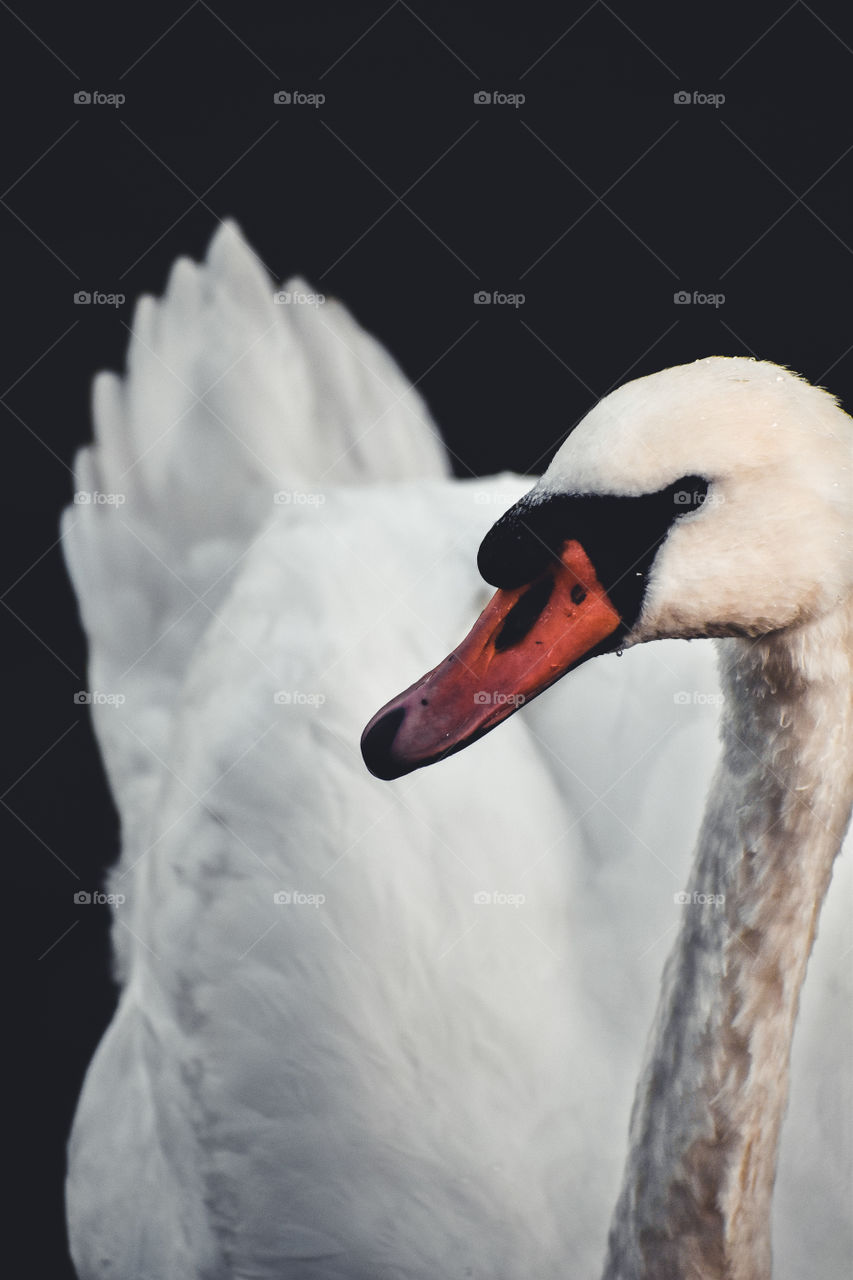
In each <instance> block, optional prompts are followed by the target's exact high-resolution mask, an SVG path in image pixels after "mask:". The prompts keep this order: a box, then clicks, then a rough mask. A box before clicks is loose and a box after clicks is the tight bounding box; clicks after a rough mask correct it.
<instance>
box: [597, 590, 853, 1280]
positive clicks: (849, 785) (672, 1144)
mask: <svg viewBox="0 0 853 1280" xmlns="http://www.w3.org/2000/svg"><path fill="white" fill-rule="evenodd" d="M851 641H853V606H851V605H850V604H849V603H848V604H847V605H846V606H844V607H840V608H839V609H838V610H836V612H835V613H833V614H831V615H829V616H827V617H825V618H823V619H820V620H818V621H817V622H812V623H809V624H807V625H805V626H801V627H798V628H796V629H793V630H791V631H787V632H784V633H783V632H780V633H777V634H776V635H774V636H772V637H767V638H764V639H763V640H760V641H745V640H726V641H723V642H722V643H721V644H720V646H719V658H720V669H721V679H722V687H723V692H724V696H725V709H724V716H723V726H722V738H723V754H722V759H721V761H720V764H719V766H718V769H717V773H716V776H715V779H714V782H713V784H712V788H711V794H710V797H709V801H708V805H707V809H706V812H705V816H704V819H703V823H702V828H701V831H700V835H699V842H698V848H697V852H696V857H695V861H694V866H693V873H692V876H691V882H690V885H689V886H688V890H687V893H688V895H689V898H690V901H689V902H688V903H685V904H684V905H683V907H682V910H683V912H684V916H683V922H682V925H681V929H680V933H679V937H678V940H677V942H676V945H675V947H674V949H673V952H672V954H671V955H670V957H669V959H668V961H667V964H666V968H665V971H664V977H663V983H662V990H661V997H660V1001H659V1004H658V1009H657V1013H656V1016H655V1021H654V1025H653V1028H652V1033H651V1039H650V1044H649V1048H648V1051H647V1058H646V1063H645V1067H644V1070H643V1072H642V1074H641V1077H640V1084H639V1086H638V1090H637V1095H636V1098H635V1101H634V1108H633V1114H632V1118H631V1130H630V1141H629V1153H628V1159H627V1164H626V1169H625V1174H624V1179H623V1185H622V1191H621V1194H620V1197H619V1200H618V1203H617V1206H616V1210H615V1213H614V1217H613V1221H612V1224H611V1231H610V1238H609V1245H608V1255H607V1261H606V1265H605V1271H604V1280H641V1278H642V1280H670V1278H672V1280H687V1278H688V1277H694V1276H695V1277H697V1278H699V1277H701V1280H766V1278H767V1277H769V1276H770V1272H771V1255H770V1204H771V1196H772V1191H773V1181H774V1176H775V1168H776V1152H777V1146H778V1137H779V1130H780V1126H781V1122H782V1118H783V1116H784V1111H785V1104H786V1100H787V1092H788V1063H789V1056H790V1047H791V1039H792V1035H793V1029H794V1022H795V1020H796V1016H797V1006H798V1002H799V993H800V989H801V986H802V982H803V978H804V976H805V970H806V964H807V961H808V957H809V953H810V951H811V948H812V943H813V941H814V937H815V930H816V926H817V920H818V915H819V912H820V908H821V904H822V902H823V899H824V896H825V894H826V890H827V888H828V886H829V881H830V878H831V874H832V865H833V861H834V858H835V855H836V853H837V852H838V849H839V847H840V845H841V841H842V839H843V836H844V832H845V829H846V826H847V823H848V821H849V817H850V809H851V803H853V670H851V665H853V655H851ZM720 895H722V900H721V899H720ZM709 899H710V900H709Z"/></svg>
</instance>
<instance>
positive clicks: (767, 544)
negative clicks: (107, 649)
mask: <svg viewBox="0 0 853 1280" xmlns="http://www.w3.org/2000/svg"><path fill="white" fill-rule="evenodd" d="M478 564H479V568H480V572H481V573H482V575H483V577H484V578H485V579H486V581H487V582H489V583H491V584H492V585H493V586H496V587H497V588H498V591H497V594H496V595H495V596H494V597H493V599H492V601H491V603H490V604H489V605H488V607H487V608H486V610H485V611H484V612H483V614H482V615H481V617H480V618H479V619H478V621H477V622H476V623H475V625H474V627H473V629H472V631H471V633H470V634H469V636H468V637H466V639H465V640H464V641H463V642H462V644H461V645H460V646H459V647H458V648H457V649H456V650H454V652H453V653H452V654H451V655H450V656H449V657H448V658H446V659H445V661H444V662H443V663H441V664H440V665H439V666H438V667H436V668H435V669H434V670H433V671H431V672H429V673H428V674H427V675H426V676H424V677H423V679H422V680H420V681H418V682H417V683H416V684H415V685H413V686H412V687H411V688H410V689H408V690H406V691H405V693H403V694H401V695H399V696H398V697H397V698H395V699H393V700H392V702H390V703H388V704H387V706H386V707H383V708H382V710H381V711H380V712H378V713H377V715H376V716H374V718H373V720H371V722H370V724H369V725H368V726H367V728H366V730H365V733H364V735H363V738H362V751H363V754H364V758H365V761H366V763H367V765H368V767H369V768H370V770H371V771H372V772H373V773H375V774H377V776H379V777H386V778H391V777H399V776H401V775H402V774H404V773H408V772H411V770H412V769H416V768H419V767H421V766H422V765H425V764H429V763H432V762H433V761H435V760H438V759H441V758H443V757H444V756H446V755H449V754H452V753H453V752H455V751H458V750H460V749H461V748H462V747H464V746H467V745H468V744H469V743H470V742H473V741H474V740H475V739H476V738H478V737H481V736H482V735H483V734H484V733H487V732H488V731H489V730H490V729H492V728H494V726H495V725H496V724H498V723H500V721H501V720H503V719H505V718H506V717H507V716H508V715H510V714H512V712H513V711H515V710H517V709H518V708H519V707H520V706H522V705H524V703H525V702H526V701H529V700H530V699H531V698H532V697H535V696H537V695H538V694H539V693H541V692H542V691H543V690H544V689H546V688H547V687H548V686H549V685H550V684H553V683H554V681H555V680H557V679H559V678H560V676H562V675H564V674H565V673H566V672H567V671H569V670H571V669H572V668H573V667H575V666H577V665H578V664H579V663H580V662H583V661H586V660H587V659H588V658H590V657H592V656H594V655H596V654H600V653H602V652H607V651H609V650H613V649H616V648H627V647H628V646H630V645H634V644H639V643H642V642H645V641H648V640H654V639H662V638H684V639H690V638H693V637H698V636H741V637H758V636H764V635H769V634H771V633H773V632H778V631H783V630H785V629H787V628H792V627H796V626H798V625H799V624H802V623H804V622H806V621H808V620H810V619H814V618H818V617H820V616H822V615H824V614H826V613H828V612H830V611H832V610H834V609H836V608H837V607H838V606H839V604H840V603H841V602H842V601H844V600H845V599H846V598H847V597H849V595H850V593H851V590H853V423H851V421H850V419H849V418H848V416H847V415H846V414H845V413H844V412H843V411H842V410H841V409H840V407H839V406H838V404H837V402H836V400H835V399H834V398H833V397H832V396H831V395H829V394H828V393H827V392H825V391H823V390H821V389H819V388H816V387H813V386H811V385H810V384H809V383H807V382H805V381H804V380H803V379H801V378H799V377H798V376H797V375H796V374H794V373H791V372H789V371H788V370H786V369H782V368H780V367H779V366H777V365H774V364H770V363H767V362H763V361H756V360H751V359H747V358H744V357H735V358H727V357H712V358H709V359H706V360H699V361H696V362H695V363H693V364H689V365H680V366H677V367H675V368H671V369H664V370H662V371H661V372H659V373H655V374H651V375H650V376H648V377H644V378H638V379H637V380H636V381H633V382H629V383H626V384H625V385H624V386H622V387H620V388H618V389H617V390H616V391H614V392H612V393H611V394H610V395H608V396H606V397H605V398H604V399H603V400H602V401H600V403H599V404H597V405H596V406H595V408H594V409H592V410H591V412H590V413H589V414H587V416H586V417H585V418H584V419H583V420H582V421H581V422H580V423H579V424H578V426H577V427H576V428H575V429H574V430H573V431H572V433H571V434H570V435H569V437H568V439H567V440H566V441H565V443H564V444H563V445H562V447H561V448H560V449H559V450H558V452H557V454H556V455H555V457H554V459H553V461H552V462H551V465H550V466H549V467H548V470H547V471H546V472H545V474H544V476H542V478H541V479H540V480H539V481H538V483H537V484H536V485H535V486H534V487H533V489H532V490H531V491H530V493H528V494H527V495H526V496H525V497H523V498H522V499H521V500H520V501H519V502H517V503H516V504H515V506H513V507H511V508H510V510H509V511H508V512H506V514H505V515H503V516H502V517H501V518H500V519H499V520H498V521H497V523H496V524H495V525H494V526H493V528H492V529H491V530H490V531H489V533H488V534H487V535H486V537H485V539H484V540H483V543H482V546H481V547H480V553H479V558H478Z"/></svg>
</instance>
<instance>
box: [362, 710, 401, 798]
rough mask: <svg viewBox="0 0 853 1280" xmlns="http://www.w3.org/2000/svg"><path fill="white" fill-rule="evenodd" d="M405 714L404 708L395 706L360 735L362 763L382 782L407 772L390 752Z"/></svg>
mask: <svg viewBox="0 0 853 1280" xmlns="http://www.w3.org/2000/svg"><path fill="white" fill-rule="evenodd" d="M405 716H406V708H405V707H397V709H396V711H389V712H388V713H387V714H386V715H384V716H383V717H382V719H381V720H377V721H376V723H375V724H372V725H370V726H369V727H368V728H367V729H365V731H364V733H363V734H362V736H361V754H362V757H363V759H364V763H365V764H366V765H367V767H368V769H369V770H370V772H371V773H372V774H373V775H374V777H376V778H381V779H382V780H383V782H390V780H391V779H392V778H399V777H401V776H402V775H403V774H404V773H408V772H409V769H407V768H402V769H401V768H400V765H399V763H398V762H397V761H395V760H394V757H393V756H392V754H391V748H392V747H393V745H394V739H395V738H396V736H397V731H398V730H399V728H400V725H401V724H402V723H403V720H404V719H405Z"/></svg>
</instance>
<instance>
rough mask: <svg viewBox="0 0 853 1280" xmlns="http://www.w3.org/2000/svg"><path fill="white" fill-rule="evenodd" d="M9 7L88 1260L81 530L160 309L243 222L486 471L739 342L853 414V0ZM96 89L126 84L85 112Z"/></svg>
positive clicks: (98, 1022)
mask: <svg viewBox="0 0 853 1280" xmlns="http://www.w3.org/2000/svg"><path fill="white" fill-rule="evenodd" d="M13 10H14V12H13ZM0 30H2V35H1V36H0V39H2V44H3V48H4V50H5V53H6V64H7V65H6V68H5V71H4V74H3V76H2V77H0V98H2V100H3V102H2V105H3V117H2V118H3V122H4V129H3V133H4V139H3V141H4V145H3V160H2V173H0V188H2V192H3V195H2V204H0V226H2V230H3V237H4V248H5V255H4V270H3V277H2V279H3V292H4V302H5V304H6V327H5V341H4V356H5V361H4V363H5V369H4V370H3V373H2V380H3V385H4V391H3V395H2V397H0V407H2V410H3V414H4V442H5V444H6V445H7V446H8V448H9V453H10V457H9V461H8V464H7V466H6V472H5V486H4V492H5V501H4V503H3V516H4V520H5V528H4V536H3V543H2V545H3V549H4V551H5V552H6V553H7V560H8V562H7V563H6V564H5V565H4V570H3V582H2V593H0V602H2V604H3V609H2V610H0V626H2V629H3V633H4V634H3V639H4V644H5V648H4V653H5V654H6V655H7V656H6V660H5V661H6V670H5V674H6V680H5V685H6V704H5V705H6V723H7V732H6V734H5V735H4V749H5V751H6V752H7V755H8V762H7V764H6V765H5V767H4V775H5V780H4V782H3V785H2V795H0V803H2V807H1V808H0V820H2V822H3V825H4V836H5V841H4V847H5V850H6V868H7V874H6V879H7V889H6V895H5V911H4V923H5V926H6V930H7V933H8V934H9V935H10V938H11V953H10V954H11V960H10V972H11V973H12V975H13V978H12V984H11V988H12V992H13V1003H15V1004H16V1005H19V1006H20V1007H19V1008H18V1009H17V1010H16V1016H19V1018H20V1023H19V1025H20V1026H21V1028H22V1032H23V1034H22V1035H20V1036H16V1037H15V1039H14V1041H13V1044H14V1048H10V1049H8V1050H7V1056H8V1058H9V1059H10V1061H11V1062H12V1064H13V1065H14V1066H15V1067H17V1068H20V1072H21V1078H20V1081H19V1083H18V1085H17V1086H16V1088H15V1089H14V1090H13V1091H12V1092H10V1094H9V1097H10V1101H11V1104H12V1105H11V1108H10V1111H11V1117H10V1118H11V1127H12V1129H13V1131H14V1133H15V1134H16V1136H19V1137H20V1140H21V1141H20V1146H19V1147H18V1148H16V1149H15V1152H14V1154H13V1156H12V1162H11V1164H10V1166H9V1167H10V1169H11V1171H12V1172H13V1175H14V1183H15V1185H16V1186H17V1189H18V1190H19V1192H20V1194H21V1209H20V1212H19V1214H18V1216H17V1218H13V1219H12V1221H13V1222H14V1223H15V1225H16V1227H17V1228H18V1230H17V1232H16V1230H15V1227H13V1229H12V1232H10V1233H9V1234H10V1236H11V1237H12V1238H13V1239H14V1240H15V1241H16V1243H15V1244H14V1245H13V1247H12V1250H11V1253H12V1262H13V1264H14V1262H17V1266H18V1268H19V1271H20V1273H21V1274H26V1275H32V1276H39V1277H41V1276H49V1277H59V1278H64V1277H68V1276H70V1274H71V1272H70V1265H69V1263H68V1262H67V1253H66V1246H65V1240H64V1232H63V1226H62V1177H63V1170H64V1143H65V1137H66V1134H67V1131H68V1126H69V1124H70V1120H71V1116H72V1114H73V1108H74V1104H75V1100H76V1096H77V1092H78V1090H79V1087H80V1083H81V1080H82V1077H83V1073H84V1071H85V1068H86V1065H87V1062H88V1060H89V1058H90V1057H91V1054H92V1052H93V1050H94V1047H95V1044H96V1043H97V1040H98V1038H99V1036H100V1034H101V1031H102V1029H103V1027H104V1025H105V1024H106V1022H107V1020H108V1019H109V1016H110V1013H111V1009H112V1004H113V993H112V990H111V987H110V983H109V978H108V972H109V968H108V966H109V953H108V944H107V925H108V920H107V917H106V912H105V911H102V910H101V909H99V908H96V907H91V906H90V907H86V908H85V909H81V908H78V907H75V905H74V903H73V893H74V891H75V890H76V889H79V888H88V889H93V888H97V887H98V886H99V884H100V883H101V877H102V874H103V868H104V867H105V866H106V865H108V864H109V862H110V861H111V860H112V859H113V858H114V857H115V855H116V851H117V842H118V826H117V820H116V816H115V814H114V811H113V809H112V806H111V803H110V799H109V796H108V793H107V790H106V787H105V783H104V778H103V774H102V771H101V767H100V763H99V760H98V757H97V754H96V751H95V747H94V742H93V738H92V734H91V730H90V727H89V721H88V715H87V712H86V708H85V707H77V706H75V705H74V702H73V694H74V692H75V691H76V690H78V689H81V688H85V687H86V679H85V643H84V639H83V635H82V633H81V631H80V627H79V624H78V621H77V616H76V610H75V605H74V600H73V597H72V594H71V590H70V587H69V584H68V581H67V579H66V576H65V571H64V566H63V560H62V552H61V546H60V545H59V542H58V540H57V539H58V527H57V522H58V517H59V512H60V510H61V508H62V507H63V506H64V505H65V504H66V503H67V502H68V501H69V498H70V496H71V493H72V482H71V475H70V472H69V465H70V463H71V460H72V458H73V456H74V452H75V450H76V449H77V447H78V446H79V445H80V444H82V443H83V442H85V441H86V440H87V439H88V438H89V435H90V426H89V416H88V388H89V383H90V380H91V377H92V374H93V373H94V372H95V371H96V370H97V369H98V368H100V367H104V366H107V367H112V368H119V367H121V365H122V362H123V358H124V351H125V348H126V345H127V340H128V328H127V326H128V325H130V323H131V317H132V302H133V300H134V299H135V298H136V297H137V296H138V295H139V294H140V293H143V292H146V291H154V292H158V291H160V290H162V288H163V286H164V283H165V280H166V275H167V272H168V269H169V266H170V264H171V262H172V261H173V260H174V258H175V257H176V256H177V255H179V254H190V255H192V256H194V257H199V256H200V255H202V254H203V252H204V250H205V247H206V245H207V242H208V240H209V239H210V236H211V234H212V232H213V230H214V229H215V226H216V224H217V220H218V219H220V218H222V217H225V216H228V215H230V216H233V217H236V218H237V220H238V221H239V222H240V224H241V225H242V227H243V230H244V231H245V233H246V235H247V236H248V238H249V239H250V241H251V243H252V244H253V246H254V248H255V249H256V250H257V251H258V253H259V255H260V256H261V258H262V259H263V260H264V261H265V262H266V263H267V265H268V267H269V269H270V271H271V272H272V273H273V274H274V275H275V276H276V277H278V278H279V279H281V278H284V277H286V276H287V275H289V274H290V273H292V272H295V271H299V272H301V273H302V274H304V275H305V276H307V277H308V279H309V281H311V282H312V283H313V285H314V286H315V287H316V288H317V289H319V290H322V291H323V292H325V293H329V294H335V295H337V296H338V297H341V298H343V299H344V301H345V302H346V303H347V304H349V306H350V307H351V308H353V310H354V311H355V313H356V315H357V316H358V317H359V319H360V320H361V321H362V322H363V323H364V324H365V325H366V326H367V327H368V328H369V329H371V330H372V331H373V332H374V333H375V334H377V335H378V336H379V337H380V338H382V339H383V340H384V341H385V342H386V343H387V345H388V346H389V347H390V349H391V351H392V352H393V354H394V355H395V356H396V358H397V359H398V360H399V361H400V362H401V364H402V366H403V368H404V369H405V370H406V372H407V374H408V375H409V376H410V377H411V378H412V379H419V380H420V382H419V386H420V389H421V391H422V392H423V393H424V394H425V396H426V398H427V401H428V402H429V404H430V406H431V408H432V410H433V413H434V415H435V417H436V419H437V420H438V422H439V423H440V424H441V426H442V427H443V429H444V431H445V433H446V437H447V440H448V442H449V444H450V446H451V448H452V450H453V453H454V457H455V460H456V461H455V465H456V467H457V470H458V472H459V474H461V475H464V474H469V473H471V472H474V473H480V472H488V471H491V470H497V469H500V468H503V467H512V468H514V469H516V470H521V471H530V472H536V471H537V470H541V469H542V467H543V466H544V464H545V462H546V461H547V459H548V458H549V457H550V455H551V454H552V453H553V450H554V448H555V446H556V444H557V443H559V441H560V439H561V438H562V436H563V435H564V434H565V432H566V431H567V430H568V428H569V427H570V426H571V425H572V424H573V423H574V422H575V421H577V420H578V418H580V417H581V416H582V415H583V414H584V413H585V412H586V411H587V409H588V408H589V407H590V406H591V405H592V404H593V403H594V401H595V400H596V399H597V398H598V397H599V396H600V395H601V394H603V393H604V392H605V391H606V390H607V389H608V388H610V387H611V386H612V385H614V384H616V383H619V382H621V381H623V380H624V379H625V378H626V377H627V376H637V375H639V374H643V373H648V372H651V371H653V370H655V369H658V368H661V367H663V366H666V365H669V364H675V363H679V362H682V361H688V360H693V359H695V358H697V357H699V356H703V355H710V354H724V355H735V354H754V355H756V356H759V357H762V358H770V359H772V360H775V361H777V362H780V363H784V364H788V365H790V366H792V367H793V368H795V369H797V370H798V371H799V372H801V373H803V374H805V375H806V376H807V377H808V378H809V379H811V380H813V381H816V382H820V383H824V384H825V385H827V386H829V387H830V389H831V390H833V391H834V392H836V394H838V395H839V396H840V397H841V399H842V401H844V402H846V403H847V404H848V405H849V404H850V403H851V400H853V323H851V321H850V319H849V317H850V315H851V299H853V248H851V245H853V218H852V217H851V189H852V188H851V178H853V127H851V121H852V120H853V111H852V110H851V107H852V106H853V12H846V13H845V12H844V11H843V10H842V9H841V7H840V6H831V5H828V4H821V3H815V4H812V5H808V4H805V3H802V2H801V0H797V2H795V3H793V4H791V5H790V6H786V5H785V4H779V5H772V4H750V5H745V4H743V3H741V4H738V5H734V4H720V3H715V4H706V5H684V4H681V5H657V6H638V5H631V4H627V3H625V2H624V0H623V2H619V0H613V3H611V4H606V3H603V2H602V0H598V2H597V3H592V4H590V5H588V6H587V5H583V4H581V5H572V4H564V5H560V6H559V7H557V6H553V7H552V6H550V5H544V4H534V3H528V4H525V5H500V4H496V3H491V2H490V3H486V2H484V3H475V4H458V3H432V4H428V3H426V2H425V0H410V2H409V0H394V2H392V3H387V0H378V2H377V3H358V2H354V0H353V2H350V3H332V2H331V0H320V2H319V3H314V4H312V5H311V6H310V8H309V7H308V6H299V7H296V6H290V5H257V4H254V5H252V4H243V5H237V4H233V3H226V2H225V0H210V3H207V2H206V0H195V2H194V3H191V4H189V5H188V6H187V7H186V8H183V7H182V5H181V4H175V5H170V6H163V5H156V4H149V5H145V6H138V7H137V8H130V9H125V8H123V7H121V6H118V5H115V4H113V5H107V4H101V5H98V4H82V5H68V6H66V7H65V9H64V11H58V10H57V9H56V8H55V6H54V5H53V4H50V5H47V4H39V3H30V4H28V6H27V7H26V8H24V6H23V3H22V0H14V2H13V4H12V6H11V7H10V6H9V5H6V4H5V3H4V4H3V5H2V7H0ZM280 89H284V90H290V91H293V90H299V91H301V92H303V93H323V94H325V95H326V101H325V103H324V104H323V105H322V106H320V107H317V108H315V107H312V106H308V105H296V104H294V103H291V104H290V105H276V104H275V103H274V101H273V94H274V92H276V91H277V90H280ZM95 90H97V91H99V92H101V93H108V94H109V93H112V94H118V93H123V94H124V95H125V97H126V101H125V103H124V104H122V105H121V106H120V107H114V106H109V105H98V104H96V103H89V104H77V103H75V102H74V94H75V93H77V92H80V91H84V92H90V93H91V92H94V91H95ZM478 91H486V92H491V93H494V92H495V91H498V92H501V93H506V94H519V93H523V94H524V95H525V97H526V101H525V102H524V104H523V105H521V106H518V107H516V106H512V105H508V104H503V105H501V104H495V103H491V104H488V105H486V104H483V105H478V104H476V103H475V102H474V94H475V93H476V92H478ZM679 91H686V92H688V93H690V94H691V95H692V94H693V92H694V91H696V92H698V93H700V94H724V95H725V102H723V103H722V104H719V105H716V106H714V105H710V104H708V103H705V104H702V103H698V102H692V101H691V102H690V103H689V104H677V103H676V102H674V99H673V95H674V94H675V93H677V92H679ZM81 289H82V290H88V291H94V290H98V291H101V292H103V293H118V292H120V293H124V294H125V295H126V297H127V301H126V302H125V303H124V305H122V306H119V307H118V308H113V307H110V306H105V305H101V306H97V305H90V306H79V305H75V303H74V294H75V292H77V291H78V290H81ZM480 289H483V290H487V291H489V292H491V291H493V290H499V291H501V292H504V293H523V294H524V296H525V301H524V304H523V305H521V306H519V307H517V308H513V307H510V306H501V305H494V304H493V305H490V306H488V307H486V306H478V305H475V304H474V301H473V297H474V293H475V292H476V291H477V290H480ZM680 289H684V290H687V291H688V292H689V293H691V294H692V293H693V291H694V290H696V291H698V292H699V293H702V294H718V295H719V294H722V295H724V297H725V301H724V302H722V303H721V304H720V305H719V306H714V305H709V304H704V305H703V304H700V303H694V302H691V303H690V304H689V305H676V304H675V302H674V294H675V292H676V291H678V290H680ZM7 1238H8V1237H7ZM9 1252H10V1251H9V1250H8V1247H7V1249H6V1253H7V1256H8V1253H9Z"/></svg>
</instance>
